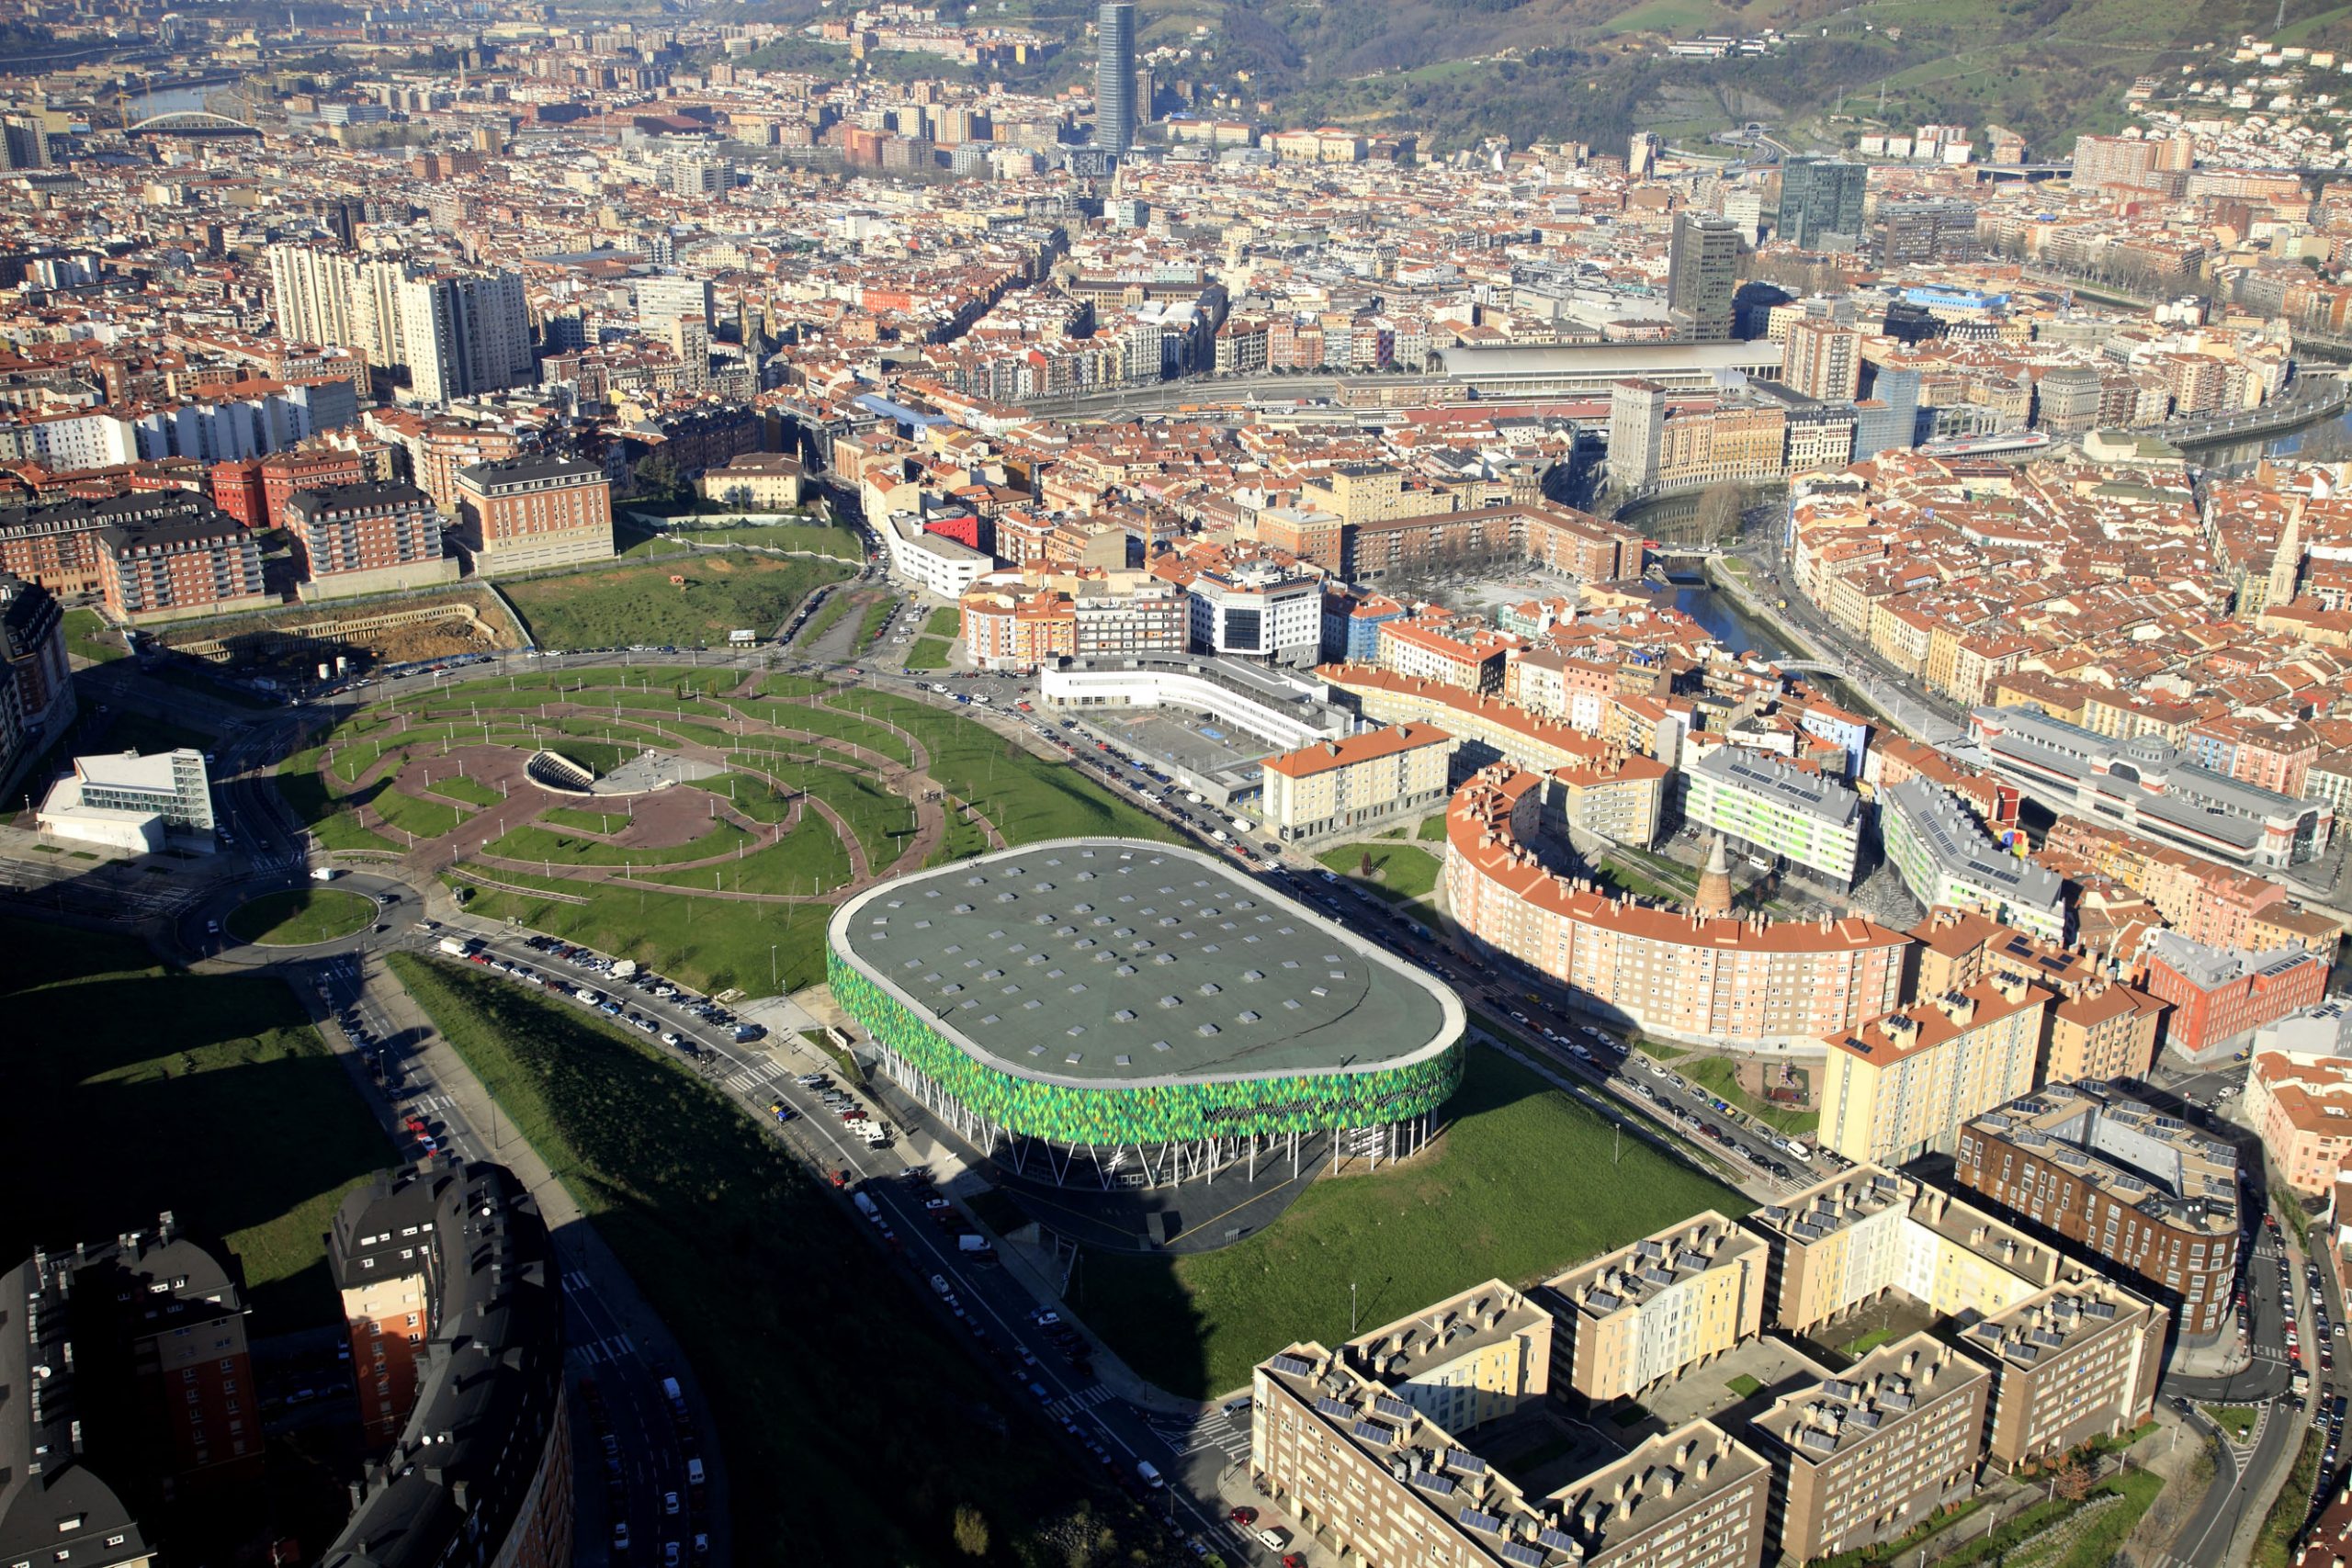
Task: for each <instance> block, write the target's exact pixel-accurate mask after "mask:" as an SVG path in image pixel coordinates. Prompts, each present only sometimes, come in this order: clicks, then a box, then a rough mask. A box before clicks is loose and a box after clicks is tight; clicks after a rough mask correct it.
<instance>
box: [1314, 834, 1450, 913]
mask: <svg viewBox="0 0 2352 1568" xmlns="http://www.w3.org/2000/svg"><path fill="white" fill-rule="evenodd" d="M1316 859H1317V860H1318V861H1320V862H1322V863H1323V864H1325V865H1327V866H1329V868H1330V869H1331V870H1333V871H1336V872H1338V873H1339V874H1340V875H1342V876H1345V877H1347V878H1349V879H1350V880H1351V881H1353V882H1355V883H1356V884H1357V885H1358V886H1362V887H1363V888H1365V889H1367V890H1368V891H1370V892H1371V893H1373V894H1374V895H1375V896H1377V897H1382V898H1386V899H1388V900H1389V901H1391V902H1392V903H1403V902H1405V901H1406V900H1408V899H1415V898H1426V897H1429V896H1430V894H1431V893H1432V892H1434V891H1436V889H1437V879H1438V874H1439V873H1440V872H1441V871H1442V870H1443V869H1444V867H1443V863H1442V862H1441V861H1440V860H1439V859H1438V858H1437V856H1435V855H1433V854H1431V853H1430V852H1429V851H1427V850H1424V849H1417V848H1415V847H1414V846H1413V845H1410V844H1397V843H1375V844H1345V845H1342V846H1341V847H1340V848H1339V849H1336V850H1326V851H1324V852H1323V853H1321V854H1320V855H1317V857H1316ZM1367 863H1369V864H1370V866H1371V868H1372V874H1371V875H1369V876H1367V875H1365V874H1364V867H1365V865H1366V864H1367Z"/></svg>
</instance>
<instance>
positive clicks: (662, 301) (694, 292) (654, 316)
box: [637, 273, 711, 333]
mask: <svg viewBox="0 0 2352 1568" xmlns="http://www.w3.org/2000/svg"><path fill="white" fill-rule="evenodd" d="M710 303H711V300H710V279H708V278H707V277H682V276H678V275H676V274H674V273H664V274H662V275H661V276H655V277H640V278H639V279H638V280H637V324H638V328H639V331H642V332H656V333H666V332H668V331H669V330H670V323H671V322H672V321H676V320H677V319H678V318H679V317H680V316H699V317H701V318H702V319H703V321H704V322H705V323H707V322H708V321H710Z"/></svg>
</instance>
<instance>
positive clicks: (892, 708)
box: [860, 692, 1175, 844]
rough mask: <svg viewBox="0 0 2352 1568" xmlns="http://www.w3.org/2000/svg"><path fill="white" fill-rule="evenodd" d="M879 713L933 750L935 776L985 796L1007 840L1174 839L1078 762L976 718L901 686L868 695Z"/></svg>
mask: <svg viewBox="0 0 2352 1568" xmlns="http://www.w3.org/2000/svg"><path fill="white" fill-rule="evenodd" d="M860 700H861V701H862V702H864V703H865V705H866V708H867V710H868V711H869V712H871V713H872V714H873V716H875V717H876V718H880V719H887V720H888V721H889V722H890V723H892V724H895V725H897V726H898V727H899V728H901V729H904V730H906V731H907V732H909V733H910V734H911V735H913V736H914V737H915V739H918V740H920V741H922V744H923V746H924V748H925V749H926V750H929V751H930V753H931V776H932V777H933V778H934V779H936V780H937V781H938V782H939V783H940V784H943V785H944V786H945V787H946V789H947V791H948V793H949V794H951V795H955V796H956V798H958V799H959V800H972V801H978V803H979V805H980V809H981V810H982V811H983V812H985V813H986V814H987V816H988V818H989V820H990V821H992V822H994V823H995V824H996V825H997V829H998V830H999V831H1000V832H1001V833H1002V834H1003V835H1004V839H1005V842H1007V843H1010V844H1025V843H1030V842H1033V841H1035V840H1038V839H1059V838H1071V837H1085V836H1101V837H1111V838H1128V839H1154V840H1163V841H1165V840H1172V839H1173V838H1174V837H1175V835H1174V833H1173V832H1171V831H1170V829H1169V828H1168V827H1167V825H1166V824H1165V823H1163V822H1161V821H1160V820H1159V818H1156V817H1151V816H1148V815H1146V814H1145V813H1144V812H1143V811H1141V810H1139V809H1137V808H1136V807H1134V806H1131V805H1129V804H1128V803H1127V802H1125V801H1124V800H1121V799H1119V798H1117V797H1116V796H1114V795H1112V794H1111V792H1110V791H1108V790H1106V789H1104V788H1103V786H1102V785H1101V784H1097V783H1095V782H1094V781H1093V780H1092V779H1090V778H1088V777H1087V776H1086V775H1085V774H1083V773H1080V772H1079V770H1078V769H1077V768H1076V767H1075V766H1073V765H1072V764H1070V763H1069V762H1065V761H1053V760H1049V759H1047V758H1044V757H1039V756H1036V755H1035V754H1034V753H1032V752H1031V751H1030V750H1028V749H1027V748H1025V747H1023V746H1022V745H1021V744H1020V743H1019V742H1018V741H1014V740H1010V739H1006V738H1005V737H1003V736H1001V735H999V734H997V733H996V732H995V731H994V730H992V729H989V728H985V727H983V726H981V725H979V724H977V723H975V722H973V721H972V720H970V719H967V718H959V717H957V716H956V715H954V714H952V713H947V712H944V711H943V710H941V709H939V708H935V707H933V706H931V705H929V704H927V703H919V702H917V701H915V700H914V699H913V698H912V697H906V696H900V695H899V694H897V693H895V692H868V693H865V694H863V695H862V697H861V699H860Z"/></svg>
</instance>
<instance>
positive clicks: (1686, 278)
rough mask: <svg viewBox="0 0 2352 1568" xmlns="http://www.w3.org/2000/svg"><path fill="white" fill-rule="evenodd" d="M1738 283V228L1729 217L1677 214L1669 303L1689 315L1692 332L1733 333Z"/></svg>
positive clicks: (1716, 337) (1702, 338)
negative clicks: (1734, 301)
mask: <svg viewBox="0 0 2352 1568" xmlns="http://www.w3.org/2000/svg"><path fill="white" fill-rule="evenodd" d="M1738 288H1739V231H1738V229H1737V228H1736V227H1734V226H1733V224H1732V222H1731V220H1729V219H1726V218H1710V217H1706V216H1704V215H1702V214H1700V213H1695V212H1689V211H1684V212H1678V213H1676V214H1675V215H1674V231H1673V234H1672V236H1671V238H1670V239H1669V241H1668V250H1667V272H1666V303H1667V308H1668V310H1674V311H1678V312H1679V313H1680V314H1681V315H1682V316H1683V317H1685V318H1687V319H1688V321H1690V323H1691V325H1690V331H1691V337H1693V338H1695V339H1696V340H1698V341H1699V342H1701V343H1721V342H1723V341H1724V339H1726V338H1728V337H1730V336H1731V329H1732V297H1733V295H1734V294H1736V292H1737V291H1738Z"/></svg>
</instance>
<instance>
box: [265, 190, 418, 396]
mask: <svg viewBox="0 0 2352 1568" xmlns="http://www.w3.org/2000/svg"><path fill="white" fill-rule="evenodd" d="M347 207H348V204H345V209H347ZM267 254H268V256H269V277H270V287H271V289H272V291H273V293H274V295H275V297H276V299H277V335H278V336H280V337H282V338H286V339H288V341H290V342H294V343H307V344H322V345H324V346H328V347H336V348H356V349H358V350H359V351H360V352H362V353H363V354H365V355H367V356H368V364H370V365H374V366H385V367H397V366H402V365H406V364H407V363H408V358H407V355H406V352H405V344H403V343H402V342H401V324H400V292H399V291H400V286H401V283H402V282H403V281H405V280H406V278H407V277H408V267H407V265H406V264H404V263H401V262H398V261H392V260H388V259H384V258H379V257H365V258H363V257H358V256H349V255H343V254H338V253H336V252H334V251H331V250H325V249H322V248H321V247H319V246H316V245H300V244H277V245H272V246H270V247H269V250H268V253H267Z"/></svg>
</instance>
